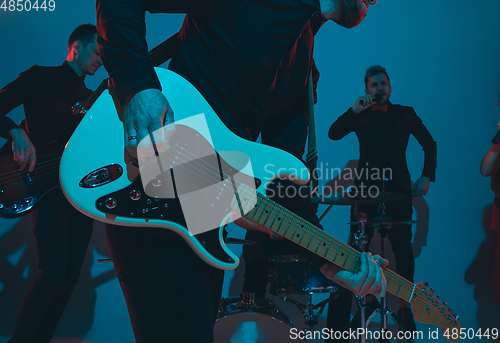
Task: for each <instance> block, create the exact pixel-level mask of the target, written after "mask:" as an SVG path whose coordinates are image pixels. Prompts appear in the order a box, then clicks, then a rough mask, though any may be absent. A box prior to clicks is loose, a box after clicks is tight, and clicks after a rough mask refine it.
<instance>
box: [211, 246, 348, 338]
mask: <svg viewBox="0 0 500 343" xmlns="http://www.w3.org/2000/svg"><path fill="white" fill-rule="evenodd" d="M237 241H239V242H240V243H243V244H253V243H251V242H248V241H243V240H237ZM237 241H235V240H234V239H231V240H230V242H233V243H236V242H237ZM242 241H243V242H242ZM226 243H227V240H226ZM269 261H270V264H271V268H270V269H269V281H270V292H269V293H270V295H271V296H270V299H268V300H262V299H255V297H254V294H253V293H241V294H240V296H239V297H232V298H227V299H222V301H221V304H220V308H219V313H218V316H217V320H216V323H215V326H214V338H215V343H228V342H231V343H244V342H259V343H267V342H273V343H274V342H280V343H281V342H304V343H305V342H306V341H305V340H302V339H300V337H299V338H297V339H293V340H292V338H291V330H292V329H293V328H295V326H294V325H293V323H292V321H291V320H290V319H289V318H288V316H287V315H286V314H285V313H284V312H283V310H281V308H280V307H279V305H278V304H277V303H276V299H275V297H279V298H281V299H282V300H284V301H286V302H289V303H291V304H293V305H295V306H296V307H297V308H298V309H299V311H300V312H302V315H303V317H304V323H305V325H307V326H308V329H307V330H310V331H313V330H314V326H315V325H317V324H318V318H319V316H320V315H321V314H322V313H323V310H324V308H325V306H326V304H327V303H328V302H329V301H330V299H326V300H324V301H322V302H320V303H319V304H313V295H314V294H318V293H329V294H340V293H341V292H343V291H344V289H343V288H341V287H340V286H338V285H337V284H336V283H335V282H333V281H331V280H330V279H328V278H326V277H325V276H324V275H323V274H322V273H321V272H319V271H316V270H314V269H313V268H312V267H311V265H310V264H309V262H307V260H306V259H305V258H304V257H303V256H302V255H277V256H271V257H270V258H269ZM298 294H307V295H308V303H307V304H303V303H301V302H299V301H297V300H295V299H292V298H290V295H298ZM315 311H316V313H315Z"/></svg>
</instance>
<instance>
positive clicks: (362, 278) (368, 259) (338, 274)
mask: <svg viewBox="0 0 500 343" xmlns="http://www.w3.org/2000/svg"><path fill="white" fill-rule="evenodd" d="M360 261H361V266H360V271H359V272H358V273H356V274H354V273H351V272H349V271H347V270H344V269H342V268H341V267H339V266H337V265H335V264H333V263H326V264H324V265H323V266H322V267H321V268H320V271H321V272H322V273H323V274H324V275H325V276H326V277H327V278H329V279H331V280H333V281H335V282H336V283H337V284H339V285H340V286H342V287H344V288H347V289H349V290H350V291H352V292H353V293H355V294H356V295H359V296H365V295H367V294H373V295H376V296H381V297H383V296H385V290H386V288H387V280H386V279H385V276H384V273H383V272H382V266H384V267H385V266H387V265H388V264H389V261H387V260H385V259H383V258H382V257H380V256H378V255H376V256H372V255H371V254H370V253H369V252H368V253H365V252H364V253H362V256H361V258H360Z"/></svg>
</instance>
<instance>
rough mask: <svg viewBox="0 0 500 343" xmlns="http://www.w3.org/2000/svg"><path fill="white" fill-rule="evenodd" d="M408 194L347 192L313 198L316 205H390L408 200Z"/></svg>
mask: <svg viewBox="0 0 500 343" xmlns="http://www.w3.org/2000/svg"><path fill="white" fill-rule="evenodd" d="M406 197H407V195H406V194H402V193H396V192H380V193H379V194H375V195H374V194H370V193H369V192H366V191H365V192H360V191H352V190H350V191H347V192H339V193H331V194H324V195H319V196H317V197H314V198H312V199H311V200H312V202H313V203H314V204H332V205H354V204H355V203H357V204H358V206H362V205H373V204H380V203H382V202H383V203H388V202H393V201H398V200H402V199H404V198H406Z"/></svg>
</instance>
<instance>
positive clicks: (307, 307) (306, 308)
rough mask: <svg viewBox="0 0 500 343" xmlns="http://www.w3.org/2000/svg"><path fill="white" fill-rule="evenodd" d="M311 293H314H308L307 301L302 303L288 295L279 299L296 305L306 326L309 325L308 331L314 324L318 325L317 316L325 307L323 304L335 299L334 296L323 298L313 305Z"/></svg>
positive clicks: (311, 329)
mask: <svg viewBox="0 0 500 343" xmlns="http://www.w3.org/2000/svg"><path fill="white" fill-rule="evenodd" d="M313 294H314V293H309V294H308V295H309V301H308V302H307V304H302V303H300V302H298V301H296V300H293V299H290V298H289V297H286V296H284V297H281V299H283V300H285V301H287V302H289V303H291V304H294V305H295V306H297V308H298V309H299V311H300V312H302V315H303V316H304V320H305V324H306V325H307V326H309V330H310V331H313V330H314V326H315V325H318V318H319V316H321V314H322V313H323V310H324V309H325V306H326V304H328V303H329V302H330V301H332V300H335V299H336V297H335V298H333V299H331V298H328V299H325V300H323V301H322V302H320V303H318V304H316V305H314V304H313V302H312V298H313ZM337 296H338V295H337ZM318 308H319V311H318V312H317V313H316V314H314V311H315V310H317V309H318Z"/></svg>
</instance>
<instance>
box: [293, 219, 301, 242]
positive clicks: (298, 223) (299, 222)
mask: <svg viewBox="0 0 500 343" xmlns="http://www.w3.org/2000/svg"><path fill="white" fill-rule="evenodd" d="M292 218H293V217H292ZM299 224H300V221H299V222H298V223H297V226H296V227H295V230H293V233H292V238H291V240H292V241H293V238H294V237H295V232H297V229H298V228H299Z"/></svg>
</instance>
